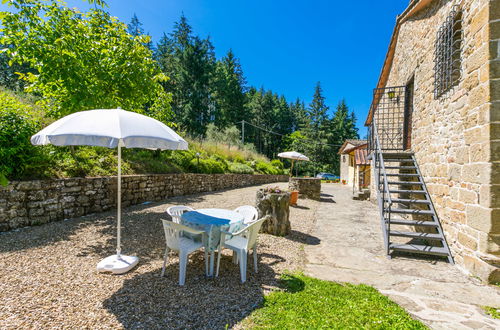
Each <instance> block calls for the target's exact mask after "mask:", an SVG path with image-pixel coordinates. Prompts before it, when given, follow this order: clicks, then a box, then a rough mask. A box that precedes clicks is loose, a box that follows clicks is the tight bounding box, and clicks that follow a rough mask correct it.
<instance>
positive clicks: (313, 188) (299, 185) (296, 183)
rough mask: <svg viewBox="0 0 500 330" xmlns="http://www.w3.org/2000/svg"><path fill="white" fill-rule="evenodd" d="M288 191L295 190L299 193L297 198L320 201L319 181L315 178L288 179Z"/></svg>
mask: <svg viewBox="0 0 500 330" xmlns="http://www.w3.org/2000/svg"><path fill="white" fill-rule="evenodd" d="M288 189H289V190H290V191H293V190H296V191H298V192H299V197H307V198H311V199H320V196H321V179H315V178H290V181H289V183H288Z"/></svg>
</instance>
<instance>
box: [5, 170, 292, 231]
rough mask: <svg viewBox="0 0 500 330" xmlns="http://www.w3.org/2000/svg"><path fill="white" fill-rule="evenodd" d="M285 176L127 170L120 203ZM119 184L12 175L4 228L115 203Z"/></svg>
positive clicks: (280, 179) (75, 214)
mask: <svg viewBox="0 0 500 330" xmlns="http://www.w3.org/2000/svg"><path fill="white" fill-rule="evenodd" d="M286 181H288V176H287V175H250V174H154V175H128V176H123V177H122V205H123V206H128V205H134V204H139V203H142V202H146V201H160V200H164V199H166V198H168V197H172V196H180V195H190V194H195V193H201V192H209V191H216V190H222V189H227V188H238V187H244V186H249V185H257V184H265V183H270V182H286ZM116 189H117V179H116V177H101V178H71V179H58V180H40V181H13V182H11V183H10V184H9V186H7V187H0V231H7V230H11V229H14V228H19V227H25V226H30V225H37V224H43V223H47V222H50V221H57V220H62V219H66V218H73V217H79V216H82V215H86V214H90V213H95V212H102V211H106V210H109V209H112V208H115V206H116V193H117V191H116Z"/></svg>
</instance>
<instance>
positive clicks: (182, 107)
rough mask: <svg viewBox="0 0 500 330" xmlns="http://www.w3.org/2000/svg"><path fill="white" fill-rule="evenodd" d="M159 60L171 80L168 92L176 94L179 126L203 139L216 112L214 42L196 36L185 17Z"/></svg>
mask: <svg viewBox="0 0 500 330" xmlns="http://www.w3.org/2000/svg"><path fill="white" fill-rule="evenodd" d="M155 57H156V59H157V61H158V63H159V65H160V68H161V69H162V71H163V72H164V73H165V74H166V75H167V76H168V77H170V80H169V81H168V82H166V83H165V84H164V88H165V89H166V91H168V92H171V93H172V110H173V111H174V113H175V116H176V122H177V123H178V124H179V125H180V127H181V128H182V129H184V130H186V131H187V132H188V133H190V134H191V135H194V136H196V137H200V136H203V135H204V134H205V131H206V125H207V124H208V123H209V122H210V120H211V118H213V116H214V112H215V110H214V109H215V107H214V101H213V100H212V92H213V88H212V85H213V79H214V75H215V54H214V49H213V45H212V43H211V41H210V39H208V38H207V39H201V38H199V37H198V36H193V34H192V28H191V26H190V25H189V24H188V22H187V19H186V17H185V16H184V15H182V16H181V18H180V20H179V22H176V23H175V25H174V30H173V32H172V33H171V34H169V35H168V36H167V35H165V34H164V35H163V37H162V38H161V39H160V42H159V43H158V45H157V50H156V52H155Z"/></svg>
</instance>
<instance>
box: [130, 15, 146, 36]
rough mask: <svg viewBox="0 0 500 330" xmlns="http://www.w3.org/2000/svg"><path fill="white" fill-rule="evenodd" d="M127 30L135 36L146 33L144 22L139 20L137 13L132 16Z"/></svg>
mask: <svg viewBox="0 0 500 330" xmlns="http://www.w3.org/2000/svg"><path fill="white" fill-rule="evenodd" d="M127 31H128V33H130V34H131V35H132V36H134V37H137V36H142V35H143V34H144V29H143V28H142V23H141V22H140V21H139V18H137V15H136V14H135V13H134V16H132V19H131V20H130V23H129V24H127Z"/></svg>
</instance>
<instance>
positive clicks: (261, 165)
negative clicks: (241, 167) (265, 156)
mask: <svg viewBox="0 0 500 330" xmlns="http://www.w3.org/2000/svg"><path fill="white" fill-rule="evenodd" d="M255 169H256V170H257V172H259V173H262V174H278V170H277V169H276V168H274V166H272V165H271V164H269V163H265V162H261V161H257V162H255Z"/></svg>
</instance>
